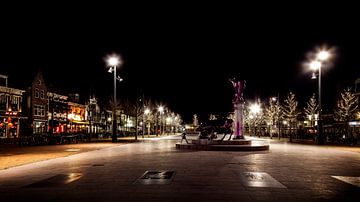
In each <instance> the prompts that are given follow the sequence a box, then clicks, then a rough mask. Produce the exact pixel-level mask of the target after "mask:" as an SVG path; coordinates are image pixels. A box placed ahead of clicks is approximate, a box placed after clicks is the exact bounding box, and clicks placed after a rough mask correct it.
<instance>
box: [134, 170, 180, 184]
mask: <svg viewBox="0 0 360 202" xmlns="http://www.w3.org/2000/svg"><path fill="white" fill-rule="evenodd" d="M174 176H175V171H168V170H159V171H146V172H145V173H144V174H143V175H142V176H141V177H140V178H139V179H137V180H136V181H135V182H134V184H144V185H148V184H170V183H171V181H172V180H173V178H174Z"/></svg>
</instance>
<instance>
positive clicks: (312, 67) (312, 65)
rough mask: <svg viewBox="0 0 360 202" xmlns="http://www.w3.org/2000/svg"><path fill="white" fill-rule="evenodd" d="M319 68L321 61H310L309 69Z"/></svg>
mask: <svg viewBox="0 0 360 202" xmlns="http://www.w3.org/2000/svg"><path fill="white" fill-rule="evenodd" d="M320 68H321V62H320V61H312V62H311V63H310V69H312V70H318V69H320Z"/></svg>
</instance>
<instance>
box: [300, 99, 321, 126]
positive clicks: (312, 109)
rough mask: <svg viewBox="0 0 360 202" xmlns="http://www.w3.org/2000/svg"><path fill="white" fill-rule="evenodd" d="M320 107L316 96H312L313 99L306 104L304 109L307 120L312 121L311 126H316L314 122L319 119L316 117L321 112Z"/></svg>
mask: <svg viewBox="0 0 360 202" xmlns="http://www.w3.org/2000/svg"><path fill="white" fill-rule="evenodd" d="M318 110H319V106H318V104H317V102H316V98H315V94H313V95H312V97H311V98H310V99H309V101H308V102H307V103H306V107H305V108H304V112H305V115H306V119H307V120H309V121H310V126H311V127H313V126H314V124H313V123H314V121H315V119H316V118H317V117H316V116H315V115H317V114H318V113H319V112H318Z"/></svg>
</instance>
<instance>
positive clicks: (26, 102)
mask: <svg viewBox="0 0 360 202" xmlns="http://www.w3.org/2000/svg"><path fill="white" fill-rule="evenodd" d="M0 79H3V80H5V83H4V85H0V138H12V137H19V136H26V135H32V134H43V133H52V134H60V133H104V132H112V131H111V117H112V111H111V110H106V109H102V108H100V107H99V105H98V103H97V100H96V99H95V98H89V99H88V100H87V101H85V102H84V103H80V99H79V94H70V95H61V94H59V93H56V92H51V91H49V90H48V88H47V86H46V84H45V82H44V78H43V75H42V73H41V72H38V73H37V74H36V76H35V78H34V79H33V80H32V81H30V84H28V86H27V87H26V88H25V89H16V88H10V87H8V77H7V76H4V75H0ZM125 119H126V120H125ZM134 119H135V117H131V116H125V115H124V114H122V113H121V111H117V123H118V124H119V125H118V129H119V130H120V129H121V123H126V124H127V127H126V128H125V130H128V131H131V130H135V128H134V124H132V123H134ZM122 125H124V124H122Z"/></svg>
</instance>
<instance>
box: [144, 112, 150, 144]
mask: <svg viewBox="0 0 360 202" xmlns="http://www.w3.org/2000/svg"><path fill="white" fill-rule="evenodd" d="M149 114H150V109H149V108H146V109H145V110H144V116H146V117H145V119H143V125H144V123H145V122H146V123H147V122H148V121H147V120H148V116H149ZM144 126H145V125H144ZM146 126H147V128H148V136H149V137H150V126H148V125H147V124H146ZM143 132H145V128H144V130H143Z"/></svg>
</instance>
